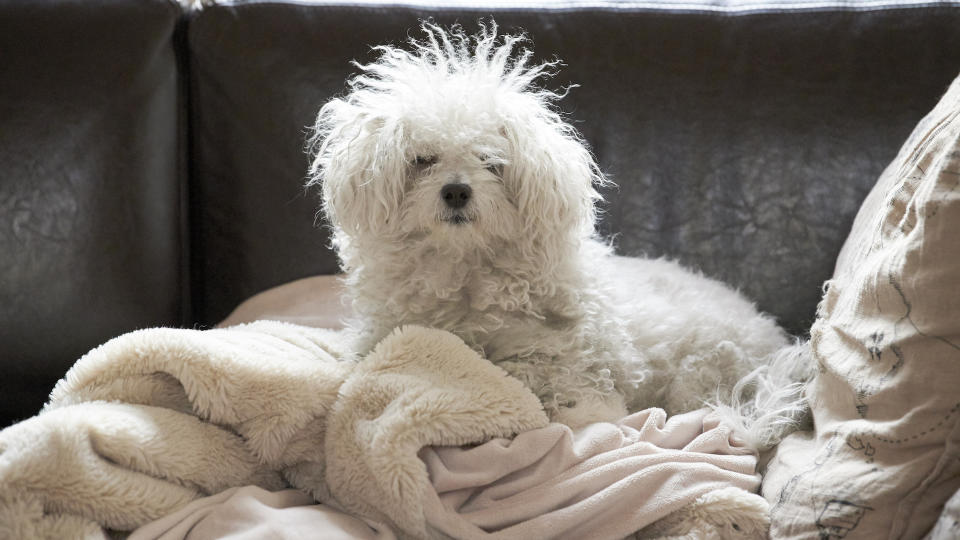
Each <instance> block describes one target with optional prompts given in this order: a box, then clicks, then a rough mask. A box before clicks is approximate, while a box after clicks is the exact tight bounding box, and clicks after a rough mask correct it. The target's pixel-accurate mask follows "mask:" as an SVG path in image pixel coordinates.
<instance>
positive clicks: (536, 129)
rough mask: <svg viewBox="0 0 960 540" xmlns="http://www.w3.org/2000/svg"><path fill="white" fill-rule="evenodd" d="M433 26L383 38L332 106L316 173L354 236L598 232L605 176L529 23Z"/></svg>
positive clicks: (455, 239) (330, 214) (329, 203)
mask: <svg viewBox="0 0 960 540" xmlns="http://www.w3.org/2000/svg"><path fill="white" fill-rule="evenodd" d="M422 31H423V32H424V34H425V37H424V39H423V40H416V39H411V40H410V42H409V44H408V45H409V46H408V47H406V48H403V49H401V48H394V47H389V46H381V47H377V48H376V49H375V50H377V51H378V52H379V58H378V59H377V60H376V61H375V62H373V63H370V64H365V65H361V64H356V66H357V67H358V68H359V69H360V73H359V74H358V75H356V76H355V77H353V78H352V79H350V81H348V84H349V86H350V91H349V93H348V94H347V95H346V96H344V97H342V98H337V99H333V100H332V101H330V102H329V103H327V104H326V105H324V106H323V108H322V109H321V110H320V113H319V116H318V119H317V122H316V126H315V131H314V137H313V139H312V140H311V152H312V158H313V162H312V166H311V179H310V182H309V183H310V184H318V185H320V186H322V193H323V211H324V212H325V214H326V217H327V219H328V220H329V221H330V223H331V224H332V225H333V226H334V228H335V234H336V236H337V237H338V245H340V246H341V250H342V249H343V245H346V244H353V243H355V242H360V241H363V240H365V239H371V240H372V239H376V241H377V242H378V243H380V244H381V245H384V244H385V243H387V242H390V243H392V244H395V245H406V246H407V247H409V245H410V243H411V242H418V241H422V242H430V243H431V244H433V245H436V246H448V247H458V248H459V249H475V248H479V249H486V250H497V249H499V248H500V247H502V246H504V245H506V244H517V243H520V244H528V245H530V246H532V245H537V246H541V247H540V248H538V249H552V248H551V247H550V245H551V244H553V243H555V242H566V243H569V242H570V239H571V236H574V237H577V238H581V237H586V236H589V235H591V234H592V233H593V227H594V220H595V209H594V203H595V201H596V199H597V198H598V194H597V192H596V190H595V189H594V186H595V185H597V184H599V183H601V182H603V181H604V180H603V177H602V175H601V174H600V172H599V170H598V168H597V166H596V163H595V161H594V159H593V157H592V156H591V154H590V152H589V151H588V150H587V148H586V146H585V145H584V143H583V140H582V138H581V137H580V136H579V134H578V133H577V131H576V130H575V129H574V128H573V127H572V126H570V125H569V124H568V123H566V122H565V121H564V120H563V119H562V118H561V116H560V115H559V114H558V112H557V111H556V109H555V105H554V104H555V102H556V100H557V99H558V98H559V97H560V96H559V95H558V94H556V93H554V92H550V91H548V90H545V89H543V88H540V87H538V86H537V85H536V83H537V81H538V80H540V79H541V78H543V77H545V76H548V75H549V74H550V69H551V68H552V67H553V66H555V65H556V62H550V63H544V64H532V63H531V61H530V59H531V53H530V51H529V50H528V49H526V48H523V47H522V46H521V45H522V43H523V41H524V38H523V36H517V35H507V36H503V37H498V36H497V28H496V25H495V24H493V23H490V24H489V25H481V29H480V31H479V33H477V34H476V35H474V36H468V35H466V34H464V33H463V31H462V30H460V29H459V28H458V27H454V28H453V29H450V30H444V29H441V28H439V27H437V26H434V25H432V24H429V23H425V24H423V26H422ZM525 249H526V248H525ZM530 249H533V248H530Z"/></svg>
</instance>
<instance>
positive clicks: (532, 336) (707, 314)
mask: <svg viewBox="0 0 960 540" xmlns="http://www.w3.org/2000/svg"><path fill="white" fill-rule="evenodd" d="M422 30H423V32H424V33H425V38H424V39H423V40H419V41H418V40H416V39H411V40H410V42H409V47H407V48H395V47H390V46H381V47H377V48H376V50H377V51H379V58H378V59H377V60H376V61H375V62H373V63H370V64H366V65H360V64H357V63H355V65H356V66H357V68H358V69H359V70H360V73H359V74H358V75H356V76H354V77H353V78H352V79H351V80H350V81H349V87H350V90H349V92H348V93H347V94H346V95H345V96H344V97H341V98H336V99H333V100H331V101H330V102H329V103H327V104H326V105H324V106H323V108H322V109H321V110H320V113H319V116H318V118H317V122H316V126H315V132H314V137H313V139H312V140H311V152H312V154H311V155H312V159H313V161H312V167H311V179H310V182H309V183H310V184H317V185H320V186H321V188H322V195H323V212H324V213H325V215H326V217H327V219H328V220H329V222H330V224H332V226H333V245H334V247H335V248H336V250H337V252H338V254H339V257H340V259H341V262H342V266H343V270H344V271H345V272H346V278H345V279H346V286H347V291H348V293H349V295H350V297H351V300H352V305H353V308H354V311H355V313H356V314H357V318H358V319H357V321H356V322H355V327H356V329H357V330H358V332H359V336H360V338H359V339H360V342H359V343H360V344H359V345H358V350H359V351H360V353H361V354H362V353H363V352H364V351H366V350H369V349H370V348H372V347H373V346H374V345H375V344H376V343H377V342H379V341H380V339H382V338H383V337H384V336H386V335H387V334H388V333H390V332H391V331H392V330H393V329H394V328H396V327H397V326H400V325H405V324H418V325H422V326H429V327H435V328H440V329H444V330H448V331H450V332H453V333H454V334H456V335H457V336H459V337H460V338H462V339H463V340H464V341H465V342H466V343H467V344H469V345H470V346H472V347H474V348H476V349H477V350H478V351H480V352H481V353H482V354H483V355H484V356H485V357H486V358H488V359H489V360H490V361H491V362H494V363H495V364H497V365H499V366H500V367H502V368H504V369H505V370H506V371H507V372H508V373H510V374H511V375H512V376H514V377H517V378H519V379H520V380H521V381H523V382H524V383H525V384H527V385H528V386H529V387H530V388H531V389H532V390H533V392H534V393H535V394H536V395H537V396H538V397H539V398H540V399H541V401H542V402H543V404H544V407H545V409H546V411H547V413H548V414H549V416H550V418H551V419H553V420H555V421H559V422H563V423H566V424H568V425H571V426H582V425H584V424H586V423H589V422H593V421H611V420H616V419H618V418H620V417H622V416H624V415H625V414H626V413H627V411H628V410H630V411H633V410H637V409H641V408H646V407H651V406H659V407H663V408H665V409H666V410H667V412H669V413H677V412H683V411H686V410H689V409H694V408H699V407H701V406H702V405H703V403H704V401H705V400H707V399H709V398H712V397H714V396H715V395H716V392H717V389H718V387H720V388H729V387H731V386H732V385H733V384H734V383H735V382H736V381H738V380H739V379H741V378H742V377H743V376H744V375H746V374H747V373H749V372H750V371H751V370H753V369H754V368H756V367H757V366H758V365H760V364H761V363H762V362H763V361H764V360H765V359H766V358H767V357H769V356H770V355H771V353H773V352H774V351H776V350H777V349H780V348H781V347H783V346H784V345H785V344H786V343H787V338H786V336H785V334H784V333H783V332H782V331H781V330H780V329H779V328H778V327H777V325H776V324H775V323H774V321H773V320H772V319H771V318H769V317H766V316H764V315H761V314H760V313H758V312H757V311H756V310H755V309H754V307H753V305H752V304H751V303H750V302H748V301H746V300H745V299H744V298H742V297H741V296H739V295H738V294H737V293H736V292H734V291H732V290H731V289H729V288H728V287H726V286H724V285H722V284H720V283H718V282H716V281H712V280H710V279H707V278H705V277H703V276H701V275H698V274H695V273H692V272H689V271H687V270H684V269H683V268H681V267H680V266H679V265H677V264H674V263H672V262H669V261H665V260H642V259H628V258H622V257H616V256H614V255H612V251H611V248H610V246H609V245H608V244H606V243H604V242H602V241H600V240H598V239H597V233H596V230H595V223H596V221H597V210H596V207H595V203H596V202H597V201H598V199H600V195H599V194H598V192H597V190H596V188H597V186H601V185H604V184H606V183H607V180H606V179H605V178H604V176H603V174H602V173H601V172H600V170H599V168H598V166H597V163H596V162H595V160H594V158H593V156H592V155H591V153H590V151H589V150H588V149H587V146H586V145H585V143H584V141H583V139H582V138H581V136H580V135H579V133H578V132H577V131H576V130H575V129H574V128H573V127H572V126H571V125H570V124H568V123H567V122H565V121H564V119H563V118H562V117H561V115H560V113H559V112H558V110H557V108H556V105H555V103H556V101H557V99H558V98H559V97H560V96H559V95H558V94H556V93H554V92H551V91H548V90H546V89H544V88H542V87H540V86H538V81H540V80H541V79H543V78H544V77H546V76H548V75H550V70H551V69H552V68H553V67H555V66H556V64H557V63H556V62H549V63H532V62H531V52H530V51H529V50H528V49H526V48H524V47H523V46H522V43H523V42H524V38H523V36H518V35H507V36H504V37H498V36H497V28H496V25H495V24H493V23H492V22H491V23H489V24H487V25H481V30H480V32H479V33H478V34H477V35H474V36H469V35H466V34H465V33H464V32H463V31H462V30H461V29H459V27H454V28H453V29H450V30H444V29H441V28H439V27H437V26H435V25H433V24H430V23H424V24H423V27H422Z"/></svg>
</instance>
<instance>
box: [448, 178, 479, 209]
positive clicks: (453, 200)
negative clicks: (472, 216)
mask: <svg viewBox="0 0 960 540" xmlns="http://www.w3.org/2000/svg"><path fill="white" fill-rule="evenodd" d="M471 193H473V190H472V189H470V186H468V185H467V184H461V183H459V182H457V183H455V184H447V185H445V186H443V187H442V188H440V196H441V197H443V202H445V203H446V204H447V206H449V207H450V208H463V207H464V206H466V205H467V202H469V201H470V194H471Z"/></svg>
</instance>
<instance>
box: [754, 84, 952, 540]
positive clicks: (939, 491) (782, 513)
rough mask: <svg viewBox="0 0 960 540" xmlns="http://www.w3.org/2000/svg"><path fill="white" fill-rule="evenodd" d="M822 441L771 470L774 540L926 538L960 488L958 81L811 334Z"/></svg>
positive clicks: (901, 165)
mask: <svg viewBox="0 0 960 540" xmlns="http://www.w3.org/2000/svg"><path fill="white" fill-rule="evenodd" d="M811 347H812V350H813V356H814V359H815V361H816V364H817V365H816V367H817V376H816V378H815V380H814V382H813V383H812V385H811V388H810V391H809V398H810V402H811V407H812V410H813V415H814V425H815V429H814V432H813V433H808V432H805V433H795V434H793V435H791V436H790V437H788V438H787V439H786V440H784V441H783V442H782V443H781V444H780V446H779V448H778V449H777V452H776V454H775V456H774V457H773V459H772V460H771V461H770V463H769V466H768V468H767V474H766V478H765V480H764V486H763V494H764V496H765V497H766V498H767V499H768V501H769V502H770V503H771V505H772V528H771V536H772V537H773V538H821V539H828V538H829V539H834V538H846V539H852V538H869V539H871V540H873V539H878V538H920V537H921V536H923V535H924V534H925V533H926V532H927V531H929V530H930V528H931V527H932V526H933V524H934V523H935V522H936V520H937V517H938V516H939V515H940V511H941V509H942V507H943V505H944V503H945V502H946V501H947V499H949V498H950V496H951V495H952V494H953V493H954V492H955V491H957V489H958V487H960V451H958V448H957V445H958V443H960V424H958V420H960V78H958V79H957V80H955V81H954V82H953V84H952V85H951V86H950V88H949V90H948V91H947V93H946V95H945V96H944V97H943V98H942V99H941V101H940V103H939V104H938V105H937V106H936V108H934V110H933V111H932V112H931V113H930V114H929V115H927V116H926V118H924V119H923V120H922V121H921V122H920V124H919V125H918V126H917V128H916V129H915V130H914V132H913V134H912V135H911V136H910V138H909V139H908V140H907V143H906V144H905V145H904V147H903V148H902V149H901V150H900V154H899V155H898V156H897V158H896V159H895V160H894V161H893V163H891V164H890V166H889V167H888V168H887V169H886V171H884V173H883V174H882V175H881V176H880V179H879V180H878V182H877V185H876V186H875V187H874V188H873V190H872V191H871V193H870V195H869V196H868V197H867V199H866V201H865V202H864V203H863V206H862V207H861V208H860V211H859V213H858V214H857V218H856V220H855V222H854V225H853V229H852V231H851V233H850V236H849V237H848V238H847V241H846V243H845V244H844V247H843V250H842V251H841V253H840V257H839V259H838V261H837V266H836V269H835V271H834V275H833V278H832V279H831V280H830V281H829V282H828V283H827V284H826V292H825V296H824V298H823V300H822V301H821V303H820V306H819V313H818V317H817V320H816V322H815V323H814V325H813V328H812V329H811Z"/></svg>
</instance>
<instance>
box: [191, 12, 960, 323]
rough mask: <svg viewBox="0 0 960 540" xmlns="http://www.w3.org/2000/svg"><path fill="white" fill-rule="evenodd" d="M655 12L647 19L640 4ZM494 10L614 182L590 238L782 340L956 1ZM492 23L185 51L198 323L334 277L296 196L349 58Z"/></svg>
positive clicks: (217, 19)
mask: <svg viewBox="0 0 960 540" xmlns="http://www.w3.org/2000/svg"><path fill="white" fill-rule="evenodd" d="M645 5H648V4H645ZM607 6H608V8H607V9H604V8H593V9H576V8H574V9H546V10H540V9H515V10H499V11H493V12H492V13H493V14H494V15H495V18H496V20H497V21H498V23H499V24H500V26H501V27H502V28H503V29H505V30H511V29H515V28H517V27H519V28H523V29H525V30H526V31H527V32H528V33H529V35H530V36H531V37H532V38H533V41H534V45H535V50H536V52H537V53H538V54H539V55H540V56H541V57H545V58H551V57H554V56H557V57H559V58H561V59H562V60H563V61H564V62H565V64H566V66H565V67H564V68H563V69H562V71H561V72H560V74H559V76H557V77H556V78H555V79H554V80H553V81H551V83H550V86H551V87H553V88H563V87H564V86H565V85H568V84H570V83H576V84H579V85H580V87H579V88H575V89H573V90H571V91H570V93H569V95H568V96H567V97H566V98H565V99H564V100H563V102H562V108H563V109H564V110H565V111H567V112H568V113H569V117H570V119H571V120H572V121H573V122H574V123H575V125H576V126H577V127H578V128H579V129H580V130H581V131H582V132H583V133H584V135H585V136H586V138H587V140H588V141H589V142H590V143H591V144H592V146H593V150H594V152H595V153H596V155H597V157H598V159H599V161H600V163H601V166H602V168H603V169H604V170H605V171H606V172H607V173H608V174H609V175H610V177H611V178H612V179H613V180H614V181H615V182H616V183H617V184H619V188H618V189H617V190H611V191H609V192H607V193H606V195H607V196H608V200H609V203H608V204H607V207H606V213H605V215H604V221H603V224H602V230H603V232H604V233H605V234H610V235H616V242H617V244H618V250H619V251H620V252H621V253H624V254H630V255H640V254H646V255H648V256H663V255H665V256H669V257H673V258H677V259H679V260H681V261H682V262H684V263H686V264H688V265H691V266H694V267H697V268H699V269H701V270H703V271H704V272H706V273H707V274H709V275H711V276H714V277H718V278H720V279H723V280H725V281H727V282H729V283H731V284H733V285H735V286H738V287H740V288H741V289H743V290H744V292H746V293H747V294H748V295H749V296H750V297H751V298H753V299H754V300H756V301H757V302H758V303H759V306H760V307H761V308H762V309H764V310H766V311H769V312H771V313H773V314H774V315H776V316H777V317H779V318H780V320H781V322H782V323H783V324H784V325H785V326H786V327H787V328H788V329H789V330H791V331H793V332H797V333H804V332H805V331H806V329H807V328H809V324H810V322H811V321H812V320H813V317H814V313H815V306H816V304H817V301H818V300H819V298H820V295H821V284H822V283H823V281H824V280H826V279H828V278H829V277H830V274H831V271H832V269H833V265H834V260H835V258H836V255H837V253H838V252H839V250H840V246H841V244H842V242H843V239H844V238H845V236H846V234H847V231H848V230H849V228H850V224H851V222H852V221H853V217H854V214H855V212H856V210H857V208H858V206H859V205H860V202H861V200H862V199H863V197H864V196H865V195H866V193H867V191H868V190H869V189H870V187H871V185H872V184H873V181H874V179H875V178H876V176H877V175H878V174H879V173H880V171H881V170H882V169H883V167H884V165H885V164H886V163H887V162H889V160H890V159H891V158H892V157H893V155H894V154H895V153H896V150H897V147H898V145H899V143H900V142H901V141H902V140H903V138H904V137H905V136H906V135H907V134H908V133H909V131H910V128H911V127H912V125H914V124H915V123H916V121H917V119H919V118H920V117H921V116H922V115H923V114H924V112H925V111H927V110H929V108H930V107H931V106H932V105H933V104H934V103H935V102H936V99H937V97H938V96H939V95H940V94H942V92H943V91H944V89H945V88H946V86H947V84H948V83H949V81H950V80H951V78H952V77H953V76H954V75H956V72H957V69H958V66H960V32H958V30H957V28H960V6H956V5H954V6H953V7H950V6H941V7H929V6H927V7H914V8H904V9H875V10H863V11H861V10H854V9H845V8H842V7H837V8H827V9H808V10H780V11H777V10H773V11H767V12H742V11H737V10H735V9H731V10H725V8H721V7H717V6H714V8H715V9H716V10H715V11H706V10H704V11H684V12H673V11H667V10H657V9H649V8H641V7H630V6H631V3H629V2H623V3H619V4H616V5H615V4H614V3H610V4H607ZM490 13H491V11H490V10H483V11H480V10H470V9H466V8H431V9H423V8H413V7H403V6H396V5H392V6H390V7H385V6H373V7H361V6H356V5H354V6H351V5H348V3H339V4H338V3H333V5H331V3H327V2H322V3H309V2H294V1H291V2H282V1H281V2H276V1H271V2H231V3H228V4H225V5H216V6H213V7H209V8H206V9H204V10H203V11H201V12H199V13H198V14H197V15H196V17H195V18H194V20H193V21H192V22H191V25H190V50H191V54H192V59H193V61H192V68H191V79H192V88H193V93H192V103H191V106H192V107H191V109H192V112H191V119H192V126H193V129H194V135H193V166H194V168H193V177H192V179H193V182H194V189H193V212H194V213H193V218H194V219H193V224H194V229H193V233H194V236H193V246H194V261H195V265H194V278H195V280H194V284H195V286H196V287H197V289H196V296H195V299H196V302H197V303H196V305H197V315H198V317H199V318H200V320H202V321H203V322H205V323H213V322H216V321H217V320H219V319H220V318H222V317H223V316H225V315H226V314H227V313H228V312H229V311H230V309H231V308H232V307H233V306H234V305H236V304H237V303H238V302H239V301H240V300H242V299H243V298H245V297H247V296H250V295H252V294H254V293H256V292H258V291H260V290H262V289H265V288H267V287H269V286H273V285H277V284H279V283H282V282H285V281H289V280H292V279H295V278H299V277H303V276H306V275H309V274H313V273H329V272H333V271H334V270H335V268H336V261H335V258H334V256H333V255H332V254H331V253H330V251H329V250H328V249H327V248H326V244H327V242H328V238H327V234H326V231H324V230H323V229H322V228H321V227H318V224H316V223H315V216H316V210H317V207H318V201H317V198H316V196H315V194H313V193H307V194H305V193H304V191H303V188H302V184H303V181H304V179H305V171H306V167H307V158H306V156H305V155H304V153H303V142H304V138H305V135H306V126H309V125H311V123H312V121H313V119H314V116H315V114H316V112H317V110H318V109H319V107H320V106H321V105H322V104H323V103H324V102H325V101H326V100H328V99H330V98H331V97H332V96H334V95H337V94H341V93H343V92H344V90H345V85H344V81H345V79H346V78H347V77H348V76H349V75H350V74H351V73H352V72H354V71H355V70H354V68H353V67H352V66H351V65H350V64H349V62H350V60H353V59H357V60H360V61H368V60H370V59H372V58H373V57H374V55H373V53H371V51H370V46H372V45H377V44H381V43H385V42H392V43H399V42H402V41H403V40H404V39H405V37H406V36H407V35H408V33H411V32H415V31H416V27H417V26H418V19H420V18H426V17H433V18H434V19H435V20H436V21H437V22H440V23H444V24H447V23H451V22H454V21H459V22H461V23H462V24H463V25H464V26H465V27H466V28H467V29H473V28H475V27H476V20H477V19H478V18H479V17H480V16H483V15H486V14H490Z"/></svg>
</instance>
